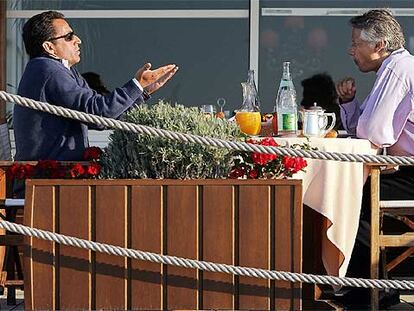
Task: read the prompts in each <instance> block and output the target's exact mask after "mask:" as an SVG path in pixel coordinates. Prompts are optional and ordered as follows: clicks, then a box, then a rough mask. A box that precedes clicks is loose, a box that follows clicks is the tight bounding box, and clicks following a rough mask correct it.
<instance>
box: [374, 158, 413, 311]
mask: <svg viewBox="0 0 414 311" xmlns="http://www.w3.org/2000/svg"><path fill="white" fill-rule="evenodd" d="M380 171H381V166H380V165H373V166H371V278H378V277H379V259H380V253H381V250H385V248H388V247H407V248H408V249H407V250H406V251H404V252H403V253H402V254H400V255H399V256H398V257H396V258H395V259H393V260H392V261H391V262H389V263H386V258H385V253H384V252H382V254H383V256H382V259H383V269H384V277H387V275H388V272H389V271H390V270H392V269H393V268H395V267H396V266H397V265H399V264H400V263H401V262H403V261H404V260H406V259H407V258H408V257H409V256H410V255H411V254H413V253H414V222H413V221H412V220H410V218H409V217H408V216H414V200H401V201H381V200H380V197H379V189H380V186H379V185H380ZM384 215H387V216H390V217H393V218H394V219H397V220H399V221H401V222H402V223H404V224H405V225H406V226H407V229H411V230H412V231H413V232H405V233H400V234H390V233H388V234H387V233H385V232H383V228H382V224H383V217H384ZM378 303H379V297H378V290H372V295H371V308H372V309H373V310H378V307H379V306H378Z"/></svg>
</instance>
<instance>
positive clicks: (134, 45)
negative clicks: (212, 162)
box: [7, 0, 414, 112]
mask: <svg viewBox="0 0 414 311" xmlns="http://www.w3.org/2000/svg"><path fill="white" fill-rule="evenodd" d="M257 1H259V0H243V1H242V0H240V1H236V0H235V1H232V0H227V1H204V0H192V1H173V0H163V1H161V0H158V1H141V0H136V1H132V0H130V1H125V0H121V1H98V0H86V1H81V0H71V1H69V0H60V1H59V0H56V1H50V0H49V1H46V0H36V1H35V0H31V1H29V0H20V1H8V10H9V18H8V21H7V28H8V29H7V36H8V38H7V39H8V40H7V44H8V47H7V79H8V88H7V90H8V91H9V92H12V93H15V92H16V91H17V90H16V86H17V84H18V81H19V80H20V76H21V74H22V70H23V68H24V65H25V63H26V62H27V56H26V55H25V52H24V47H23V44H22V40H21V28H22V25H23V23H24V22H25V20H26V17H27V15H25V14H29V13H30V12H31V11H27V10H40V11H41V10H48V9H54V10H67V11H65V14H66V15H67V16H68V21H69V22H70V24H71V25H72V27H73V28H74V30H75V31H76V33H77V34H78V35H79V36H80V38H81V39H82V46H81V47H82V60H81V62H80V63H79V64H78V65H77V68H78V70H79V71H80V72H81V73H82V72H90V71H92V72H96V73H98V74H99V75H101V78H102V80H103V81H104V83H105V84H106V86H107V87H108V89H113V88H115V87H117V86H120V85H122V84H123V83H125V82H126V81H127V80H128V79H130V78H131V77H132V76H133V75H134V73H135V72H136V71H137V69H138V68H139V67H140V66H141V65H142V64H144V63H145V62H147V61H150V62H151V63H152V64H153V66H154V67H158V66H161V65H163V64H167V63H175V64H177V65H178V66H179V67H180V70H179V71H178V73H177V74H176V76H175V77H174V78H173V80H172V81H170V82H169V83H168V84H167V85H166V86H164V87H163V88H162V89H161V90H159V91H158V92H157V93H155V94H154V97H153V99H151V102H155V101H157V100H158V99H166V100H168V101H171V102H178V103H182V104H185V105H187V106H200V105H202V104H215V103H216V101H217V99H218V98H220V97H223V98H225V99H226V103H227V104H226V107H225V109H226V110H234V109H237V108H238V107H239V106H240V105H241V100H242V90H241V86H240V82H242V81H245V80H246V78H247V70H248V69H249V68H251V67H253V68H252V69H256V71H258V75H257V72H256V78H257V77H258V83H257V84H258V88H259V95H260V98H261V102H262V110H263V111H264V112H268V111H271V110H272V109H273V106H274V101H275V96H276V90H277V87H278V84H279V81H280V78H281V70H282V62H283V61H290V62H291V70H292V74H293V78H294V83H295V86H296V89H297V93H298V102H299V103H300V101H301V99H302V88H301V81H302V80H303V79H306V78H308V77H310V76H312V75H313V74H316V73H321V72H325V73H328V74H329V75H331V76H332V78H333V79H334V80H339V79H341V78H342V77H347V76H353V77H355V78H356V80H357V96H358V97H359V98H360V100H362V99H363V98H364V97H365V96H366V95H367V94H368V92H369V90H370V89H371V86H372V84H373V81H374V80H375V74H374V73H368V74H362V73H360V72H359V71H358V69H357V68H356V66H355V65H354V64H353V62H352V59H351V58H350V57H349V56H348V55H347V48H348V46H349V45H350V38H351V29H350V27H349V26H348V20H349V18H350V17H351V16H352V15H355V14H357V12H359V11H360V10H361V9H363V8H374V7H391V8H392V9H396V11H395V13H396V15H397V17H398V20H399V21H400V22H401V24H402V25H403V27H404V30H405V35H406V40H407V44H406V47H407V48H408V49H409V50H410V51H411V52H414V19H413V18H412V15H414V5H413V3H412V1H411V0H410V1H409V0H406V1H373V0H372V1H371V0H365V1H353V0H348V1H342V0H341V1H333V0H326V1H321V0H320V1H295V0H290V1H276V0H260V1H259V2H257ZM255 4H259V10H258V13H254V14H257V15H255V16H252V15H251V14H252V13H251V12H256V11H254V10H252V9H251V8H252V6H254V5H255ZM411 8H413V9H411ZM71 10H75V11H71ZM131 10H137V12H138V11H139V12H138V13H137V15H136V16H135V17H128V18H120V16H119V14H121V15H122V12H125V14H131V12H132V11H131ZM146 10H150V11H148V15H146V12H145V11H146ZM153 10H157V11H158V12H160V11H162V12H163V13H164V16H159V15H157V16H155V15H151V14H154V13H153V12H152V11H153ZM115 11H116V14H115V13H114V12H115ZM177 11H179V12H181V13H180V14H182V16H181V17H176V16H175V15H174V14H177ZM71 12H72V13H71ZM73 12H75V13H73ZM99 12H105V14H106V16H105V17H102V16H100V15H99V14H100V13H99ZM200 12H202V13H200ZM218 12H221V13H220V14H222V15H221V16H217V14H218ZM223 12H224V13H223ZM81 13H82V16H79V17H77V16H76V14H81ZM112 13H114V17H113V18H111V14H112ZM19 14H20V15H19ZM157 14H158V13H157ZM169 14H171V16H169ZM200 14H203V15H202V16H201V15H200ZM223 14H224V15H223ZM74 15H75V16H74ZM29 16H30V15H29ZM172 16H175V17H172ZM252 20H258V21H259V22H258V25H259V26H258V29H255V28H254V27H256V26H255V25H256V24H255V23H254V22H253V23H252V22H251V21H252ZM252 36H253V37H252ZM254 36H257V38H255V37H254ZM256 42H258V43H257V44H256ZM252 45H253V46H252ZM255 51H256V52H257V53H256V52H255ZM255 55H258V67H257V68H254V66H255V65H254V64H255V60H254V57H255Z"/></svg>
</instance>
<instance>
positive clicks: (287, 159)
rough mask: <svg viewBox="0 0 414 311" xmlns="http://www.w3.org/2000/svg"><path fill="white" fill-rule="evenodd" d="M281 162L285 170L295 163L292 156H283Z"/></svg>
mask: <svg viewBox="0 0 414 311" xmlns="http://www.w3.org/2000/svg"><path fill="white" fill-rule="evenodd" d="M282 164H283V166H284V167H285V169H286V170H291V169H292V168H293V166H294V165H295V159H294V158H293V157H289V156H284V157H283V160H282Z"/></svg>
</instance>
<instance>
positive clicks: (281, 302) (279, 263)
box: [274, 186, 293, 310]
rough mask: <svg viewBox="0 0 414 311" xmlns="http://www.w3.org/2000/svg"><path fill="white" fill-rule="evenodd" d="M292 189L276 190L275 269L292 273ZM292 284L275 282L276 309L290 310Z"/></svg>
mask: <svg viewBox="0 0 414 311" xmlns="http://www.w3.org/2000/svg"><path fill="white" fill-rule="evenodd" d="M292 196H293V193H292V188H291V187H288V186H286V187H283V186H280V187H276V188H275V207H274V208H275V214H274V215H275V228H274V230H275V233H274V239H275V241H274V243H275V245H274V247H275V259H274V260H275V269H276V270H278V271H291V269H292V268H293V267H292V255H293V245H292V244H293V236H292V233H293V226H292V222H293V219H292V217H293V215H292V205H293V204H292V203H293V202H292ZM292 290H293V288H292V283H291V282H287V281H276V282H275V307H276V309H280V310H290V309H292V308H293V305H292V298H293V297H292Z"/></svg>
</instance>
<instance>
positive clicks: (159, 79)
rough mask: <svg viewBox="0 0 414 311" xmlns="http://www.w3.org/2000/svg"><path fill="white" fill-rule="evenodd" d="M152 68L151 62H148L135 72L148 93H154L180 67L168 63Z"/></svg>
mask: <svg viewBox="0 0 414 311" xmlns="http://www.w3.org/2000/svg"><path fill="white" fill-rule="evenodd" d="M150 69H151V64H150V63H146V64H145V65H144V66H142V67H141V68H140V69H139V70H138V71H137V73H136V74H135V78H136V79H137V80H138V82H139V83H140V84H141V86H142V87H143V88H144V90H145V91H146V92H147V93H148V94H152V93H154V92H155V91H156V90H158V89H159V88H160V87H161V86H163V85H164V84H165V83H166V82H167V81H168V80H170V79H171V78H172V76H173V75H174V74H175V73H176V72H177V70H178V67H177V66H176V65H166V66H162V67H160V68H157V69H155V70H150Z"/></svg>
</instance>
